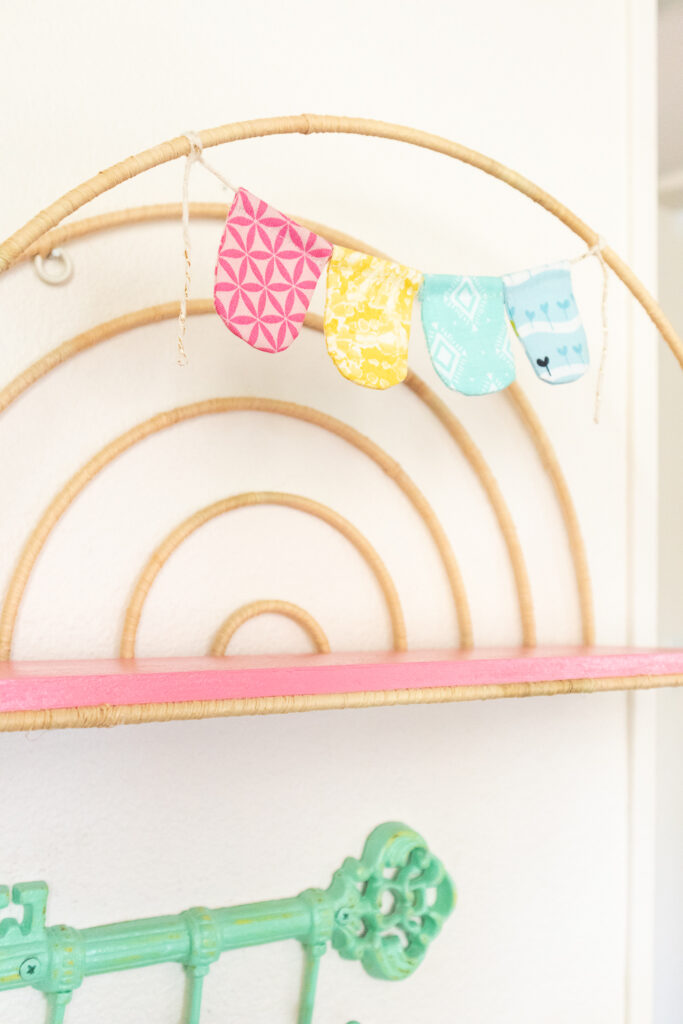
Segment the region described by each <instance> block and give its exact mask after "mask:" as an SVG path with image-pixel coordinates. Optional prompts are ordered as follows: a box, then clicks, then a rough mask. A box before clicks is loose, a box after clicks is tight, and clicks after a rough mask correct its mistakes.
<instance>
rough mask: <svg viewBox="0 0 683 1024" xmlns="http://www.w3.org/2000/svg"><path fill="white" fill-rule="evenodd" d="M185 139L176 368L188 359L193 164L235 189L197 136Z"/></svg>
mask: <svg viewBox="0 0 683 1024" xmlns="http://www.w3.org/2000/svg"><path fill="white" fill-rule="evenodd" d="M185 138H186V139H187V140H188V142H189V143H190V152H189V153H188V154H187V157H186V158H185V169H184V172H183V201H182V225H183V253H184V258H185V283H184V286H183V295H182V298H181V300H180V313H179V314H178V360H177V362H178V366H187V364H188V358H187V352H186V351H185V332H186V330H187V301H188V299H189V298H190V284H191V282H192V243H191V241H190V171H191V170H192V167H193V165H194V164H195V163H200V164H203V165H204V167H205V168H206V170H207V171H209V173H210V174H213V175H214V177H216V178H218V180H219V181H220V183H221V184H222V185H223V186H224V188H227V189H229V191H231V192H236V191H237V189H236V188H235V187H234V185H231V184H230V182H229V181H228V179H227V178H224V177H223V175H222V174H221V173H220V172H219V171H217V170H216V169H215V167H212V166H211V165H210V164H209V163H207V161H206V160H205V159H204V146H203V144H202V140H201V139H200V137H199V135H197V134H196V133H195V132H185Z"/></svg>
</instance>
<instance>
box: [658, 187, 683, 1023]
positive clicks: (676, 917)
mask: <svg viewBox="0 0 683 1024" xmlns="http://www.w3.org/2000/svg"><path fill="white" fill-rule="evenodd" d="M659 242H660V244H659V267H660V271H659V273H660V295H661V300H662V303H663V304H664V308H665V309H666V311H667V313H668V315H669V316H670V317H671V319H672V321H673V323H674V326H675V327H676V328H677V330H678V331H679V332H680V331H681V330H683V302H682V301H681V278H682V277H683V207H662V209H661V211H660V218H659ZM659 393H660V396H661V401H660V407H659V427H660V446H659V469H660V480H661V490H660V511H659V536H660V543H659V607H660V616H659V622H660V640H661V642H662V643H663V644H668V645H675V646H681V644H683V532H682V531H681V518H682V516H683V458H682V457H681V446H680V437H681V432H682V431H683V416H682V414H681V409H682V408H683V406H682V404H681V403H682V402H683V375H682V374H681V372H680V370H679V368H678V363H677V362H676V360H675V359H674V358H673V356H672V355H671V353H670V352H668V351H665V350H662V351H661V353H660V358H659ZM682 730H683V690H670V691H667V692H665V693H660V694H658V695H657V864H656V868H657V875H656V877H657V901H656V923H657V928H656V964H657V970H656V975H655V981H656V988H655V991H656V1018H655V1019H656V1021H657V1024H675V1022H676V1021H677V1020H679V1018H680V1009H681V1006H683V977H681V970H680V965H681V958H683V881H682V877H681V875H682V873H681V865H682V864H683V746H682V744H681V731H682Z"/></svg>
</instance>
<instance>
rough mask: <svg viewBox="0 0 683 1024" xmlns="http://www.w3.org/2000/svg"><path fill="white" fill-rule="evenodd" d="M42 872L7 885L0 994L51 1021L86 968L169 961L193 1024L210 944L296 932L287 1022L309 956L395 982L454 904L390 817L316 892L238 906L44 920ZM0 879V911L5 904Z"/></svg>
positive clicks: (309, 993) (309, 978)
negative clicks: (298, 948)
mask: <svg viewBox="0 0 683 1024" xmlns="http://www.w3.org/2000/svg"><path fill="white" fill-rule="evenodd" d="M47 893H48V890H47V886H46V884H45V883H44V882H26V883H22V884H20V885H15V886H14V888H13V890H12V901H13V902H14V903H15V904H17V905H19V906H21V907H23V917H22V919H21V921H18V920H15V919H14V918H5V919H3V920H2V921H0V992H1V991H3V990H7V989H13V988H21V987H32V988H36V989H39V990H40V991H42V992H45V993H46V995H47V997H48V1024H62V1022H63V1021H64V1017H65V1011H66V1006H67V1004H68V1002H69V1000H70V998H71V994H72V992H73V991H74V990H75V989H77V988H78V987H79V985H80V984H81V983H82V981H83V979H84V978H85V977H87V976H88V975H93V974H105V973H109V972H113V971H125V970H131V969H133V968H137V967H148V966H151V965H152V964H160V963H179V964H182V965H183V967H184V968H185V971H186V974H187V978H188V984H187V992H186V1000H185V1010H184V1016H183V1021H184V1024H199V1016H200V1012H201V1001H202V988H203V982H204V978H205V976H206V974H207V973H208V971H209V969H210V967H211V964H212V963H213V962H214V961H215V960H217V959H218V957H219V956H220V955H221V953H224V952H226V951H228V950H231V949H242V948H244V947H245V946H256V945H262V944H264V943H268V942H280V941H282V940H284V939H296V940H297V941H298V942H300V943H301V944H302V946H303V948H304V953H305V968H304V976H303V984H302V994H301V1002H300V1006H299V1016H298V1024H311V1021H312V1018H313V1006H314V1002H315V991H316V984H317V978H318V970H319V966H320V959H321V957H322V956H323V955H324V953H325V951H326V950H327V948H328V946H330V945H331V946H333V947H334V949H336V950H337V952H338V953H339V954H340V955H341V956H342V957H344V958H346V959H347V960H358V961H360V963H361V964H362V965H363V967H364V968H365V970H366V971H367V972H368V974H370V975H372V976H373V977H375V978H383V979H385V980H389V981H397V980H400V979H401V978H405V977H407V975H409V974H412V972H413V971H414V970H415V969H416V968H417V967H418V966H419V964H420V963H421V962H422V959H423V958H424V955H425V953H426V951H427V947H428V946H429V943H430V942H431V941H432V940H433V939H434V938H435V937H436V936H437V935H438V933H439V931H440V930H441V926H442V924H443V922H444V920H445V919H446V917H448V915H449V914H450V912H451V911H452V909H453V907H454V905H455V891H454V888H453V885H452V883H451V880H450V878H449V877H448V875H447V873H446V871H445V869H444V867H443V865H442V864H441V862H440V861H439V860H438V859H437V858H436V857H435V856H434V855H433V854H432V853H431V852H430V851H429V849H428V848H427V845H426V843H425V842H424V840H423V839H422V838H421V837H420V836H419V835H418V834H417V833H416V832H414V831H413V830H412V829H410V828H408V827H407V826H405V825H401V824H398V823H396V822H390V823H388V824H385V825H380V826H378V828H376V829H375V830H374V831H373V832H372V833H371V835H370V836H369V838H368V840H367V842H366V844H365V848H364V850H363V854H362V856H361V857H360V859H359V860H356V859H355V858H353V857H348V858H347V859H346V860H345V861H344V863H343V864H342V866H341V868H339V870H338V871H336V872H335V874H334V876H333V879H332V884H331V885H330V887H329V888H328V889H326V890H323V889H307V890H306V891H305V892H303V893H301V895H299V896H295V897H293V898H291V899H284V900H269V901H267V902H264V903H250V904H245V905H243V906H238V907H223V908H219V909H216V910H209V909H207V908H205V907H194V908H192V909H190V910H186V911H184V912H183V913H181V914H175V915H169V916H165V917H153V918H143V919H141V920H137V921H122V922H119V923H116V924H109V925H101V926H98V927H95V928H83V929H76V928H69V927H66V926H65V925H52V926H51V927H47V926H46V924H45V913H46V907H47ZM9 898H10V894H9V890H8V889H7V887H5V886H0V909H3V908H4V907H7V906H8V905H9Z"/></svg>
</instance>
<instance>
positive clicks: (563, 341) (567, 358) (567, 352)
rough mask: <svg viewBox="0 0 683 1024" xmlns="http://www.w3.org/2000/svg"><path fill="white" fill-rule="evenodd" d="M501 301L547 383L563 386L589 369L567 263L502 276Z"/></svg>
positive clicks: (533, 364)
mask: <svg viewBox="0 0 683 1024" xmlns="http://www.w3.org/2000/svg"><path fill="white" fill-rule="evenodd" d="M503 284H504V285H505V304H506V306H507V311H508V315H509V317H510V321H511V323H512V326H513V327H514V329H515V333H516V334H517V336H518V338H519V339H520V341H521V342H522V344H523V345H524V348H525V349H526V354H527V356H528V357H529V362H530V363H531V365H532V366H533V368H534V370H535V371H536V373H537V375H538V376H539V377H540V378H541V380H544V381H546V383H548V384H568V383H569V382H570V381H572V380H577V378H579V377H581V376H583V374H584V373H585V372H586V370H587V369H588V341H587V340H586V332H585V331H584V329H583V325H582V323H581V318H580V317H579V311H578V308H577V305H576V299H575V298H574V292H573V290H572V276H571V272H570V269H569V263H567V262H563V263H557V264H555V265H554V266H551V267H539V268H538V269H537V270H523V271H521V272H520V273H518V274H507V275H506V276H505V277H504V278H503Z"/></svg>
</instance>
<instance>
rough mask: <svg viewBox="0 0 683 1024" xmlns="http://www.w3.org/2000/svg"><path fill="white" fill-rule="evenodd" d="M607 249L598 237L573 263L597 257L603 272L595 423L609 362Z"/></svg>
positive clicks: (602, 240)
mask: <svg viewBox="0 0 683 1024" xmlns="http://www.w3.org/2000/svg"><path fill="white" fill-rule="evenodd" d="M605 248H606V242H605V239H604V238H603V237H602V236H601V235H598V240H597V242H595V244H594V245H591V247H590V248H589V249H587V250H586V252H583V253H581V255H580V256H575V257H574V259H573V260H571V262H572V263H580V262H581V260H585V259H588V257H589V256H595V257H596V258H597V260H598V262H599V263H600V269H601V270H602V298H601V302H600V313H601V318H602V351H601V353H600V366H599V369H598V379H597V383H596V385H595V404H594V407H593V422H594V423H599V422H600V401H601V399H602V383H603V378H604V376H605V364H606V362H607V343H608V338H609V332H608V329H607V293H608V289H609V274H608V273H607V263H606V262H605V257H604V256H603V252H602V251H603V249H605Z"/></svg>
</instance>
